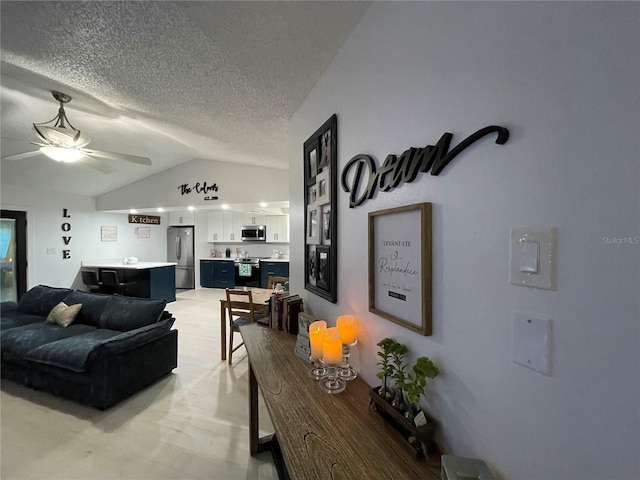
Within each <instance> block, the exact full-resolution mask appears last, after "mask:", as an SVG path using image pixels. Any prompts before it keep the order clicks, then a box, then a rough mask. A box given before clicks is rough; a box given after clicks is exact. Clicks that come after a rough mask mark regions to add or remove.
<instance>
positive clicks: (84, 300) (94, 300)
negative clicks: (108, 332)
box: [64, 290, 111, 327]
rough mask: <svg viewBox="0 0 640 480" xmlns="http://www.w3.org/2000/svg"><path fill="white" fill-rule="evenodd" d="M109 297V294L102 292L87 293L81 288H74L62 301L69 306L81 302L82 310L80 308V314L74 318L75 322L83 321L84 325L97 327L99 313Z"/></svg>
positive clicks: (100, 313)
mask: <svg viewBox="0 0 640 480" xmlns="http://www.w3.org/2000/svg"><path fill="white" fill-rule="evenodd" d="M110 297H111V295H104V294H102V293H88V292H83V291H81V290H75V291H73V292H71V293H70V294H69V295H67V296H66V297H64V303H66V304H67V305H69V306H71V305H75V304H77V303H81V304H82V310H80V315H79V316H78V318H77V319H76V321H75V323H84V324H85V325H93V326H94V327H99V326H100V315H102V311H103V310H104V306H105V305H106V304H107V301H108V300H109V298H110Z"/></svg>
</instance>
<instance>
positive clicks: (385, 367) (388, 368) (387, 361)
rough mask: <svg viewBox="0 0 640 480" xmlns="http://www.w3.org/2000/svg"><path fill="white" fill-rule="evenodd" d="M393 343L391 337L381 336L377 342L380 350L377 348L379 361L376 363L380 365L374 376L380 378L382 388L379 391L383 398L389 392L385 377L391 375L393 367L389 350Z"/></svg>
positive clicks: (391, 348)
mask: <svg viewBox="0 0 640 480" xmlns="http://www.w3.org/2000/svg"><path fill="white" fill-rule="evenodd" d="M395 343H396V342H395V341H394V340H393V339H392V338H383V339H382V340H380V341H379V342H378V346H379V347H380V348H381V349H382V350H378V356H379V357H380V361H379V362H378V363H377V365H378V366H379V367H380V371H379V372H378V373H376V376H377V377H378V378H379V379H380V380H382V388H381V389H380V392H379V393H380V395H381V396H382V397H383V398H386V397H387V396H388V395H389V393H390V390H389V387H388V386H387V378H389V377H393V371H394V367H393V365H392V363H391V352H392V350H393V346H394V345H395Z"/></svg>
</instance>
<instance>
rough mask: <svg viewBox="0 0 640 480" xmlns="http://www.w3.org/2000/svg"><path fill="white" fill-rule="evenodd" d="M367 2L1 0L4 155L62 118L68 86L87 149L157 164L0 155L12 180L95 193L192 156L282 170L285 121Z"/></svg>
mask: <svg viewBox="0 0 640 480" xmlns="http://www.w3.org/2000/svg"><path fill="white" fill-rule="evenodd" d="M367 7H368V2H315V1H314V2H236V1H234V2H155V1H154V2H147V1H138V2H106V1H105V2H97V1H95V2H66V1H65V2H51V1H46V2H11V1H6V0H3V1H2V2H0V9H1V12H0V13H1V30H0V35H1V37H0V49H1V53H2V64H1V71H0V73H1V79H0V83H1V85H2V92H1V97H0V98H1V102H2V103H1V107H2V112H1V114H2V117H1V120H2V123H1V136H2V156H6V155H10V154H14V153H21V152H25V151H28V150H33V149H35V148H36V147H34V146H32V145H30V144H29V142H30V141H32V140H35V137H34V135H33V133H32V131H31V124H32V123H34V122H36V123H41V122H45V121H48V120H50V119H51V118H53V117H54V116H55V115H56V112H57V108H58V104H57V102H56V101H55V100H54V99H53V97H52V96H51V93H50V91H51V90H58V91H61V92H64V93H67V94H69V95H71V96H72V97H73V100H72V101H71V103H70V104H69V105H68V106H67V107H66V108H65V109H66V111H67V116H68V117H69V119H70V121H71V123H72V124H73V125H74V126H75V127H76V128H79V129H80V130H82V131H83V132H85V133H87V134H88V135H89V136H90V137H91V139H92V142H91V144H90V145H88V147H89V148H93V149H98V150H107V151H115V152H122V153H130V154H134V155H142V156H147V157H150V158H151V160H152V162H153V165H152V166H151V167H144V166H138V165H132V164H126V163H120V162H113V163H112V164H113V165H114V166H116V167H117V168H118V169H119V171H118V172H116V173H113V174H109V175H105V174H102V173H100V172H97V171H95V170H93V169H90V168H88V167H85V166H82V165H77V164H76V165H65V164H58V163H56V162H52V161H50V160H48V159H46V157H44V156H42V155H38V156H36V157H33V158H28V159H23V160H12V161H9V160H6V161H5V160H3V161H2V163H1V169H2V170H1V173H2V177H3V184H5V185H7V184H8V185H11V184H13V185H20V186H23V187H34V186H35V187H38V188H40V189H47V190H53V191H56V190H58V191H67V192H69V191H72V192H75V193H79V194H84V195H99V194H101V193H105V192H107V191H110V190H113V189H115V188H118V187H120V186H123V185H126V184H128V183H131V182H133V181H136V180H139V179H140V178H143V177H146V176H148V175H150V174H152V173H156V172H158V171H161V170H164V169H167V168H170V167H172V166H175V165H177V164H180V163H183V162H186V161H189V160H192V159H194V158H204V159H211V160H219V161H225V162H241V163H246V164H254V165H263V166H272V167H276V168H283V169H286V168H287V167H288V159H287V137H286V135H287V122H288V120H289V118H290V117H291V115H292V114H293V113H294V112H295V111H296V109H297V108H298V106H299V105H300V103H301V102H302V101H303V100H304V98H305V97H306V96H307V94H308V93H309V91H310V90H311V89H312V88H313V86H314V84H315V83H316V81H317V80H318V78H319V77H320V76H321V74H322V72H323V71H324V69H325V68H326V67H327V66H328V64H329V63H330V62H331V60H332V59H333V57H334V56H335V54H336V53H337V51H338V50H339V48H340V47H341V46H342V44H343V43H344V41H345V40H346V38H347V36H348V35H349V34H350V32H351V31H352V29H353V28H354V26H355V25H356V24H357V22H358V21H359V20H360V18H361V17H362V15H363V13H364V11H365V10H366V8H367ZM71 172H72V174H71V175H70V173H71Z"/></svg>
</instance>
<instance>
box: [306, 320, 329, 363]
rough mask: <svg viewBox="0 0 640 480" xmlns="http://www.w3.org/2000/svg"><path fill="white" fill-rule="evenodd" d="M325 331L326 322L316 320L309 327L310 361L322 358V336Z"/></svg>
mask: <svg viewBox="0 0 640 480" xmlns="http://www.w3.org/2000/svg"><path fill="white" fill-rule="evenodd" d="M326 329H327V322H325V321H324V320H317V321H315V322H313V323H312V324H311V325H309V342H310V343H311V360H318V359H320V358H322V334H323V333H324V331H325V330H326Z"/></svg>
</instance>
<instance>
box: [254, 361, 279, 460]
mask: <svg viewBox="0 0 640 480" xmlns="http://www.w3.org/2000/svg"><path fill="white" fill-rule="evenodd" d="M259 430H260V421H259V418H258V382H257V380H256V376H255V374H254V373H253V367H252V366H251V362H249V452H250V453H251V456H252V457H253V456H255V455H257V454H259V453H262V452H264V451H265V450H271V449H272V448H273V446H274V439H275V435H267V436H266V437H262V438H260V431H259Z"/></svg>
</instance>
